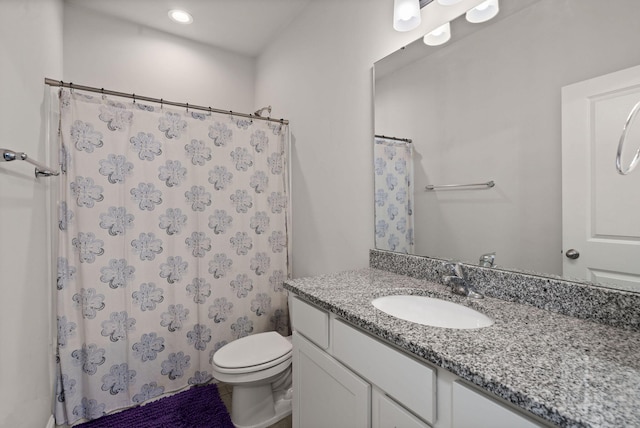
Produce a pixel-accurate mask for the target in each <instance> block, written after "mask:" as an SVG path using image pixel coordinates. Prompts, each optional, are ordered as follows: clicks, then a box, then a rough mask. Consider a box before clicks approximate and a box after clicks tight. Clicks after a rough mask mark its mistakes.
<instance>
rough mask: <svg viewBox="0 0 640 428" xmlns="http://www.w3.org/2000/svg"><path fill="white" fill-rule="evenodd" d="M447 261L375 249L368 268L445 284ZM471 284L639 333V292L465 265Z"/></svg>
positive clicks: (490, 292) (514, 299)
mask: <svg viewBox="0 0 640 428" xmlns="http://www.w3.org/2000/svg"><path fill="white" fill-rule="evenodd" d="M447 263H448V262H447V261H444V260H439V259H434V258H429V257H421V256H413V255H406V254H399V253H392V252H389V251H380V250H371V251H370V252H369V266H370V267H373V268H377V269H382V270H386V271H389V272H394V273H398V274H401V275H407V276H411V277H414V278H418V279H426V280H430V281H433V282H440V280H441V278H442V277H443V276H444V275H450V273H449V270H448V269H447V268H445V265H446V264H447ZM464 266H465V267H464V271H465V274H466V275H467V278H468V280H469V282H470V283H471V284H473V285H474V286H475V287H476V288H477V289H478V290H480V291H481V292H482V293H483V294H485V295H487V296H491V297H497V298H498V299H501V300H508V301H510V302H517V303H523V304H527V305H531V306H535V307H537V308H541V309H545V310H548V311H553V312H558V313H560V314H564V315H569V316H572V317H576V318H581V319H585V320H589V321H594V322H598V323H602V324H607V325H613V326H618V327H622V328H628V329H632V330H638V331H640V293H632V292H629V291H622V290H612V289H608V288H603V287H598V286H593V285H589V284H586V283H577V282H571V281H564V280H562V279H559V278H552V277H545V276H540V275H532V274H525V273H518V272H510V271H505V270H499V269H487V268H482V267H479V266H473V265H467V264H465V265H464Z"/></svg>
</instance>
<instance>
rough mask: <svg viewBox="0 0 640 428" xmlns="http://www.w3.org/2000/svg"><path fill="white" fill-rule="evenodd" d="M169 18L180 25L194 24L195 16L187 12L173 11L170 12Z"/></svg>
mask: <svg viewBox="0 0 640 428" xmlns="http://www.w3.org/2000/svg"><path fill="white" fill-rule="evenodd" d="M169 18H171V20H172V21H174V22H177V23H178V24H191V23H192V22H193V16H191V14H190V13H189V12H187V11H186V10H181V9H171V10H170V11H169Z"/></svg>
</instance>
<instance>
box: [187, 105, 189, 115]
mask: <svg viewBox="0 0 640 428" xmlns="http://www.w3.org/2000/svg"><path fill="white" fill-rule="evenodd" d="M187 113H189V103H187Z"/></svg>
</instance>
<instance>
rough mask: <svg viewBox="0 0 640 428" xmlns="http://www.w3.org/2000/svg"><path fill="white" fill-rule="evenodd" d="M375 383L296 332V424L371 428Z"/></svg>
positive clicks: (297, 426) (319, 427)
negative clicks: (343, 364)
mask: <svg viewBox="0 0 640 428" xmlns="http://www.w3.org/2000/svg"><path fill="white" fill-rule="evenodd" d="M370 403H371V386H370V385H369V384H368V383H366V382H365V381H363V380H362V379H360V378H359V377H358V376H356V375H355V374H353V373H352V372H351V371H349V370H348V369H346V368H345V367H344V366H342V365H341V364H340V363H338V362H337V361H336V360H334V359H333V358H331V357H330V356H329V355H328V354H326V353H325V352H323V351H322V350H320V349H319V348H318V347H316V346H315V345H313V344H312V343H311V342H309V341H308V340H307V339H305V338H304V337H302V336H301V335H300V334H298V333H297V332H294V333H293V426H294V428H316V427H317V428H327V427H331V428H368V427H369V426H370V422H371V418H370V414H371V409H370Z"/></svg>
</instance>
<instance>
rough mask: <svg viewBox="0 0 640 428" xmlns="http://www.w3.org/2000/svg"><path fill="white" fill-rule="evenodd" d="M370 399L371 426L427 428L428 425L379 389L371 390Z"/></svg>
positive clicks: (376, 427) (377, 427) (375, 427)
mask: <svg viewBox="0 0 640 428" xmlns="http://www.w3.org/2000/svg"><path fill="white" fill-rule="evenodd" d="M371 400H372V403H371V412H372V418H371V428H391V427H393V428H429V425H427V424H425V423H424V422H422V421H421V420H420V419H418V418H416V417H415V416H413V415H412V414H411V413H409V412H408V411H407V410H405V409H404V408H403V407H401V406H400V405H399V404H397V403H395V402H393V401H392V400H391V399H390V398H389V397H387V396H386V395H384V394H382V393H381V392H379V391H376V390H374V391H373V392H372V394H371Z"/></svg>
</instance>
